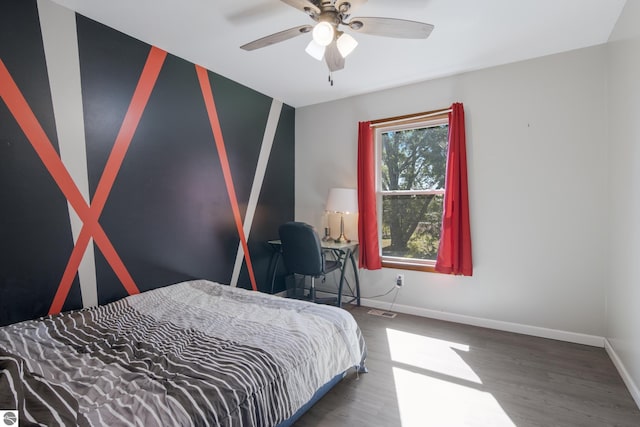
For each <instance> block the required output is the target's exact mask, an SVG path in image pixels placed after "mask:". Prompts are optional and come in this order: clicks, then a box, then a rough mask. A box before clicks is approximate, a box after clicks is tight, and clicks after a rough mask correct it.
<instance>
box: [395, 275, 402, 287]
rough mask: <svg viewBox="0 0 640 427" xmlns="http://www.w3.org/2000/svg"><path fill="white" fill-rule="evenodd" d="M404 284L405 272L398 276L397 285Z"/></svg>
mask: <svg viewBox="0 0 640 427" xmlns="http://www.w3.org/2000/svg"><path fill="white" fill-rule="evenodd" d="M403 285H404V274H398V275H397V276H396V286H397V287H399V288H400V287H402V286H403Z"/></svg>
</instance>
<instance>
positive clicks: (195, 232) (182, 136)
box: [0, 0, 295, 324]
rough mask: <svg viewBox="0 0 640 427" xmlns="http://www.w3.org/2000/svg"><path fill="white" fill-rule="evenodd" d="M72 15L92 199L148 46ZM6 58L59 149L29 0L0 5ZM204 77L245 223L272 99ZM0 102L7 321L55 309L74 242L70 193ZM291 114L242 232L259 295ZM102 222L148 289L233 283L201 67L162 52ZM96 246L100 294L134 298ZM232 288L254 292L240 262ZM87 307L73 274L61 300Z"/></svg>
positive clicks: (287, 198) (282, 189)
mask: <svg viewBox="0 0 640 427" xmlns="http://www.w3.org/2000/svg"><path fill="white" fill-rule="evenodd" d="M76 24H77V37H78V46H79V61H80V75H81V82H82V84H81V86H82V102H83V110H84V119H83V120H84V128H85V137H86V150H87V167H88V182H89V189H90V193H91V197H93V195H94V193H95V191H96V188H97V186H98V182H99V181H100V179H101V176H102V174H103V171H104V168H105V165H106V163H107V159H108V158H109V155H110V153H111V150H112V148H113V145H114V142H115V140H116V136H117V134H118V131H119V129H120V126H121V124H122V122H123V119H124V117H125V114H126V112H127V108H128V107H129V103H130V102H131V97H132V95H133V93H134V90H135V87H136V85H137V83H138V79H139V78H140V75H141V72H142V69H143V67H144V64H145V61H146V59H147V56H148V54H149V51H150V48H151V46H149V45H147V44H145V43H143V42H141V41H138V40H136V39H133V38H131V37H129V36H127V35H125V34H122V33H120V32H118V31H115V30H113V29H111V28H108V27H106V26H104V25H102V24H99V23H97V22H95V21H92V20H90V19H88V18H85V17H83V16H80V15H76ZM0 60H2V62H3V63H4V65H5V66H6V68H7V69H8V71H9V73H10V74H11V76H12V77H13V78H14V79H15V82H16V85H17V87H18V88H19V90H20V91H21V93H22V94H23V95H24V97H25V98H26V100H27V102H28V104H29V106H30V107H31V109H32V110H33V112H34V114H35V116H36V118H37V119H38V121H39V122H40V124H41V125H42V127H43V128H44V130H45V132H46V134H47V136H48V137H49V139H50V140H51V142H52V144H53V145H54V147H55V148H56V150H58V145H57V139H56V130H55V117H54V114H53V108H52V100H51V91H50V85H49V80H48V76H47V69H46V61H45V56H44V49H43V44H42V36H41V33H40V26H39V18H38V10H37V6H36V1H35V0H28V1H24V0H8V1H7V0H5V1H3V2H2V3H1V4H0ZM221 60H224V59H221ZM209 80H210V82H211V86H212V91H213V95H214V98H215V103H216V107H217V111H218V116H219V121H220V126H221V129H222V133H223V136H224V143H225V147H226V150H227V154H228V158H229V167H230V170H231V174H232V177H233V183H234V187H235V192H236V196H237V199H238V204H239V207H240V212H241V216H242V218H243V219H244V215H245V212H246V208H247V203H248V200H249V195H250V193H251V186H252V183H253V179H254V176H255V174H256V164H257V160H258V156H259V153H260V149H261V144H262V138H263V134H264V130H265V125H266V123H267V117H268V114H269V109H270V106H271V103H272V99H271V98H269V97H267V96H265V95H263V94H260V93H258V92H256V91H253V90H251V89H249V88H247V87H244V86H242V85H240V84H238V83H236V82H233V81H231V80H229V79H226V78H224V77H222V76H219V75H216V74H215V73H212V72H209ZM3 101H4V100H0V200H1V201H2V202H1V209H0V324H8V323H12V322H16V321H19V320H23V319H29V318H34V317H37V316H41V315H45V314H47V312H48V311H49V308H50V306H51V303H52V300H53V296H54V295H55V292H56V290H57V289H58V286H59V284H60V281H61V277H62V273H63V271H64V269H65V267H66V265H67V262H68V261H69V256H70V254H71V251H72V250H73V238H72V234H71V227H70V218H69V210H68V207H67V200H66V198H65V196H64V195H63V193H62V192H61V190H60V189H59V188H58V186H57V184H56V183H55V182H54V180H53V179H52V177H51V175H50V174H49V172H48V171H47V170H46V169H45V167H44V165H43V162H42V161H41V159H40V158H39V157H38V156H37V154H36V152H35V150H34V148H33V147H32V145H31V143H30V141H29V140H28V138H27V137H26V136H25V134H24V132H23V131H22V130H21V129H20V127H19V125H18V123H17V120H16V118H15V117H14V115H13V114H12V112H11V111H9V109H8V108H7V105H6V104H5V102H3ZM294 119H295V110H294V109H293V108H292V107H290V106H287V105H285V106H284V107H283V110H282V113H281V116H280V120H279V122H278V126H277V132H276V136H275V140H274V143H273V148H272V151H271V154H270V157H269V163H268V166H267V170H266V174H265V178H264V183H263V186H262V189H261V191H260V197H259V202H258V206H257V209H256V213H255V217H254V221H253V226H252V229H251V233H250V237H249V239H248V245H249V250H250V257H251V260H252V263H253V268H254V273H255V277H256V279H257V284H258V288H259V290H261V291H269V290H270V287H271V283H270V280H269V277H268V271H267V269H268V264H269V256H270V252H269V249H268V246H267V245H266V243H265V242H266V240H268V239H271V238H275V237H277V227H278V225H280V224H281V223H283V222H286V221H289V220H291V219H293V216H294V188H293V179H294ZM79 120H82V118H79ZM99 223H100V224H101V226H102V227H103V229H104V231H105V233H106V234H107V236H108V237H109V239H110V240H111V243H112V244H113V246H114V248H115V250H116V252H117V253H118V255H119V256H120V258H121V259H122V261H123V263H124V265H125V266H126V268H127V270H128V272H129V273H130V274H131V276H132V278H133V280H134V281H135V283H136V285H137V286H138V288H139V289H140V291H144V290H148V289H153V288H156V287H160V286H165V285H168V284H171V283H175V282H178V281H182V280H187V279H193V278H205V279H209V280H214V281H218V282H221V283H229V282H230V280H231V276H232V271H233V266H234V262H235V259H236V252H237V249H238V244H239V235H238V231H237V228H236V224H235V222H234V218H233V215H232V209H231V204H230V199H229V196H228V193H227V189H226V187H225V181H224V179H223V174H222V167H221V162H220V158H219V156H218V152H217V150H216V145H215V140H214V138H213V134H212V131H211V124H210V122H209V118H208V116H207V111H206V109H205V105H204V101H203V95H202V92H201V89H200V85H199V83H198V78H197V75H196V71H195V66H194V64H192V63H189V62H187V61H185V60H183V59H180V58H178V57H176V56H173V55H171V54H169V55H168V56H167V58H166V60H165V62H164V64H163V66H162V69H161V71H160V74H159V76H158V79H157V81H156V84H155V87H154V89H153V91H152V93H151V96H150V98H149V101H148V103H147V105H146V107H145V109H144V113H143V115H142V118H141V120H140V123H139V125H138V127H137V130H136V132H135V134H134V137H133V139H132V141H131V144H130V146H129V148H128V151H127V153H126V156H125V158H124V161H123V163H122V166H121V168H120V169H119V171H118V175H117V178H116V180H115V182H114V184H113V187H112V189H111V191H110V193H109V197H108V199H107V202H106V205H105V207H104V210H103V212H102V215H101V216H100V219H99ZM94 249H95V258H96V266H95V270H96V281H97V292H98V299H99V303H101V304H103V303H107V302H110V301H113V300H116V299H119V298H122V297H124V296H126V295H127V292H126V291H125V288H124V287H123V285H122V283H120V280H119V279H118V276H117V275H116V274H115V273H114V271H113V269H112V267H111V266H110V265H109V263H108V262H107V260H106V258H105V256H104V255H103V254H102V253H101V251H100V249H99V248H98V246H95V247H94ZM238 286H241V287H245V288H250V281H249V275H248V271H247V266H246V264H244V265H243V268H242V272H241V274H240V279H239V281H238ZM279 287H281V285H280V286H279ZM276 290H278V289H276ZM81 306H82V302H81V295H80V284H79V281H78V278H77V277H76V278H75V280H74V282H73V285H72V288H71V291H70V293H69V295H68V297H67V298H66V300H65V304H64V309H65V310H67V309H74V308H80V307H81Z"/></svg>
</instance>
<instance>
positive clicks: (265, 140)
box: [231, 99, 282, 286]
mask: <svg viewBox="0 0 640 427" xmlns="http://www.w3.org/2000/svg"><path fill="white" fill-rule="evenodd" d="M281 111H282V102H281V101H276V100H275V99H274V100H273V101H271V109H270V110H269V117H268V118H267V126H266V127H265V129H264V136H263V137H262V145H261V146H260V155H259V156H258V163H257V165H256V173H255V175H254V176H253V184H252V185H251V194H250V195H249V203H248V204H247V211H246V213H245V216H244V222H243V224H242V228H243V229H244V235H245V236H246V238H247V241H248V240H249V233H250V232H251V224H252V223H253V216H254V215H255V213H256V207H257V206H258V199H259V198H260V191H261V190H262V182H263V181H264V175H265V173H266V171H267V164H268V163H269V155H271V147H272V146H273V140H274V139H275V137H276V129H277V128H278V121H279V120H280V112H281ZM243 260H244V250H242V244H241V243H238V252H237V254H236V263H235V264H234V266H233V274H232V275H231V286H237V285H238V276H240V269H241V268H242V261H243Z"/></svg>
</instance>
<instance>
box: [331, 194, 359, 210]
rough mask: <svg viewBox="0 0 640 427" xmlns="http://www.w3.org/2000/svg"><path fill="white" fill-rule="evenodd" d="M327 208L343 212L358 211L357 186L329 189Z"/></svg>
mask: <svg viewBox="0 0 640 427" xmlns="http://www.w3.org/2000/svg"><path fill="white" fill-rule="evenodd" d="M326 210H327V211H329V212H338V213H343V214H352V213H356V212H358V193H357V191H356V190H355V188H332V189H331V190H329V196H328V197H327V206H326Z"/></svg>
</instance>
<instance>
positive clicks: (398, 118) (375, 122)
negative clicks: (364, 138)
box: [369, 108, 452, 128]
mask: <svg viewBox="0 0 640 427" xmlns="http://www.w3.org/2000/svg"><path fill="white" fill-rule="evenodd" d="M451 111H452V110H451V108H446V109H444V110H433V111H425V112H424V113H416V114H407V115H405V116H396V117H389V118H388V119H378V120H371V123H370V125H369V127H372V128H377V127H383V126H388V125H392V124H395V123H401V122H409V121H414V120H419V119H426V118H428V117H433V116H439V115H441V114H447V113H450V112H451Z"/></svg>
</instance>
